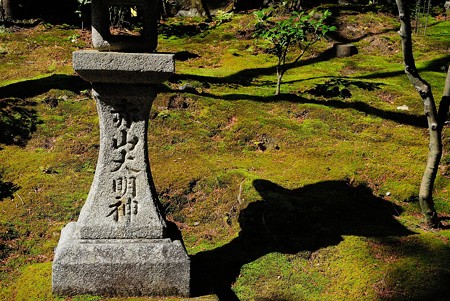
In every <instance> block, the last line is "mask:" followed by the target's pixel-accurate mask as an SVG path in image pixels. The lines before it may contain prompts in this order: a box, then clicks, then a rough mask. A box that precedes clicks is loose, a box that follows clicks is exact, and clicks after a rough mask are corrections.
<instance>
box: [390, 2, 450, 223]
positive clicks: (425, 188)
mask: <svg viewBox="0 0 450 301" xmlns="http://www.w3.org/2000/svg"><path fill="white" fill-rule="evenodd" d="M408 2H409V1H406V0H396V3H397V7H398V12H399V16H400V24H401V27H400V30H399V32H398V33H399V35H400V37H401V40H402V49H403V61H404V66H405V73H406V75H407V76H408V79H409V81H410V82H411V84H412V85H413V86H414V88H415V89H416V90H417V92H419V95H420V97H421V98H422V101H423V106H424V111H425V115H426V117H427V121H428V130H429V134H430V144H429V152H428V159H427V164H426V168H425V171H424V173H423V176H422V182H421V184H420V191H419V203H420V207H421V209H422V213H423V214H424V216H425V219H426V221H427V224H428V225H429V226H430V227H433V228H438V227H440V225H441V223H440V221H439V217H438V214H437V212H436V209H435V207H434V201H433V187H434V181H435V179H436V175H437V172H438V167H439V162H440V160H441V157H442V129H443V127H444V124H445V122H446V120H447V117H448V112H449V105H450V68H449V70H448V73H447V78H446V80H445V88H444V94H443V96H442V99H441V102H440V104H439V108H437V107H436V103H435V101H434V97H433V94H432V92H431V85H430V84H429V83H428V82H426V81H425V80H424V79H422V78H421V76H420V74H419V72H418V70H417V68H416V64H415V61H414V54H413V47H412V28H411V19H410V12H409V9H408Z"/></svg>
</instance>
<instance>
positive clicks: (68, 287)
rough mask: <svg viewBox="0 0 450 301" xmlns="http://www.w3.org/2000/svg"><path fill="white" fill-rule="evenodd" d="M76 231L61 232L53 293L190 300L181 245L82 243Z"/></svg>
mask: <svg viewBox="0 0 450 301" xmlns="http://www.w3.org/2000/svg"><path fill="white" fill-rule="evenodd" d="M76 228H77V224H76V223H69V224H68V225H67V226H66V227H65V228H64V229H63V231H62V233H61V239H60V241H59V244H58V247H57V249H56V250H55V259H54V264H53V278H52V284H53V291H54V292H55V293H57V294H60V295H79V294H93V295H104V296H141V295H165V296H167V295H181V296H189V291H190V288H189V283H190V281H189V279H190V266H189V264H190V263H189V258H188V256H187V254H186V251H185V249H184V247H183V245H182V244H181V242H180V241H172V240H170V239H153V240H149V239H142V240H126V239H122V240H119V239H113V240H106V239H104V240H80V239H78V238H77V237H76V233H77V229H76Z"/></svg>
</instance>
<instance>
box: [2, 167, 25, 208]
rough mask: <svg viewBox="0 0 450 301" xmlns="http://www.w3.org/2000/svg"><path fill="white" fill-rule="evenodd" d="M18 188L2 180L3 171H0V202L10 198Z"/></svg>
mask: <svg viewBox="0 0 450 301" xmlns="http://www.w3.org/2000/svg"><path fill="white" fill-rule="evenodd" d="M19 189H20V187H19V186H17V185H16V184H14V183H12V182H8V181H4V180H3V170H1V169H0V202H1V201H3V200H4V199H6V198H12V197H13V195H14V193H15V192H16V191H17V190H19Z"/></svg>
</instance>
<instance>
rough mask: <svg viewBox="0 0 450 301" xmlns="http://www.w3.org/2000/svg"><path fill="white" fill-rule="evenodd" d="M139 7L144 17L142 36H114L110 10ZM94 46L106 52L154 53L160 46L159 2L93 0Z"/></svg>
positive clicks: (139, 12)
mask: <svg viewBox="0 0 450 301" xmlns="http://www.w3.org/2000/svg"><path fill="white" fill-rule="evenodd" d="M112 6H125V7H137V10H138V14H140V15H141V16H142V20H143V22H144V24H143V31H142V34H141V35H140V36H125V35H112V34H111V32H110V30H109V8H110V7H112ZM91 12H92V45H93V46H94V48H97V49H99V50H106V51H129V52H138V51H139V52H152V51H154V50H155V49H156V46H157V44H158V32H157V21H158V17H159V14H158V1H155V0H92V10H91Z"/></svg>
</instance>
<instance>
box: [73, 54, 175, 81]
mask: <svg viewBox="0 0 450 301" xmlns="http://www.w3.org/2000/svg"><path fill="white" fill-rule="evenodd" d="M72 59H73V68H74V70H75V71H76V72H77V73H78V74H79V75H80V77H81V78H82V79H84V80H85V81H88V82H91V83H93V82H95V83H115V84H154V83H161V82H163V81H165V80H167V79H168V78H169V77H170V76H171V75H172V74H173V73H174V72H175V60H174V55H173V54H166V53H158V54H156V53H153V54H149V53H120V52H99V51H95V50H83V51H75V52H74V53H73V56H72Z"/></svg>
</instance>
